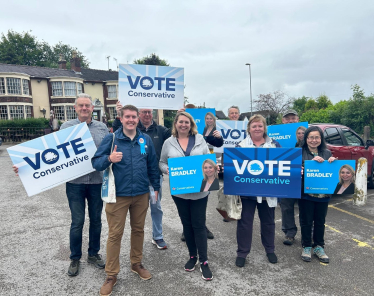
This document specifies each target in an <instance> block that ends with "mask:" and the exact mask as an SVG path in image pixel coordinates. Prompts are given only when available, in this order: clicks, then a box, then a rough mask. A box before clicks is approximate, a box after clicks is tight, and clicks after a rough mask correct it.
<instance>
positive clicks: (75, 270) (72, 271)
mask: <svg viewBox="0 0 374 296" xmlns="http://www.w3.org/2000/svg"><path fill="white" fill-rule="evenodd" d="M80 263H81V262H80V261H79V260H71V262H70V266H69V269H68V275H69V276H77V275H78V274H79V265H80Z"/></svg>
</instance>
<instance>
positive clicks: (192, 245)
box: [172, 196, 208, 262]
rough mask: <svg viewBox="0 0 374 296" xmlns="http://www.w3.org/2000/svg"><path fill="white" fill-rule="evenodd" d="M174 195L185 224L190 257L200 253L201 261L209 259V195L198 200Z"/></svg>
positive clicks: (184, 228)
mask: <svg viewBox="0 0 374 296" xmlns="http://www.w3.org/2000/svg"><path fill="white" fill-rule="evenodd" d="M172 197H173V199H174V202H175V204H176V206H177V209H178V214H179V217H180V218H181V221H182V224H183V233H184V237H185V238H186V244H187V248H188V252H189V253H190V257H191V256H197V254H198V253H199V261H200V262H205V261H207V260H208V254H207V253H208V243H207V235H206V226H205V221H206V206H207V203H208V196H207V197H204V198H201V199H198V200H191V199H183V198H179V197H176V196H172Z"/></svg>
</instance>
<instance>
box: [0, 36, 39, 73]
mask: <svg viewBox="0 0 374 296" xmlns="http://www.w3.org/2000/svg"><path fill="white" fill-rule="evenodd" d="M30 32H31V31H30ZM0 62H1V63H5V64H17V65H27V66H44V65H45V55H44V52H43V44H41V43H40V42H38V41H37V40H36V38H35V37H34V36H32V35H31V34H30V33H29V32H23V33H17V32H14V31H12V30H9V31H8V33H7V34H6V35H4V33H2V34H1V41H0Z"/></svg>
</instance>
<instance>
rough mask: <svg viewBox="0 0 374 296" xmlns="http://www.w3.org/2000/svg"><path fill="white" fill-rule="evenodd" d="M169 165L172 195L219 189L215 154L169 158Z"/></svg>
mask: <svg viewBox="0 0 374 296" xmlns="http://www.w3.org/2000/svg"><path fill="white" fill-rule="evenodd" d="M168 165H169V181H170V192H171V194H172V195H174V194H176V195H178V194H185V193H195V192H203V191H214V190H218V189H219V179H218V172H217V168H216V155H215V154H204V155H196V156H188V157H177V158H169V159H168ZM212 167H213V168H212ZM207 183H208V185H207ZM208 187H209V190H206V189H207V188H208Z"/></svg>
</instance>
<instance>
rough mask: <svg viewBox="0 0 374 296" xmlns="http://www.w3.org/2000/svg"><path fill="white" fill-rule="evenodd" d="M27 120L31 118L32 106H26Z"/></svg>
mask: <svg viewBox="0 0 374 296" xmlns="http://www.w3.org/2000/svg"><path fill="white" fill-rule="evenodd" d="M25 114H26V118H31V106H25Z"/></svg>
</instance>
